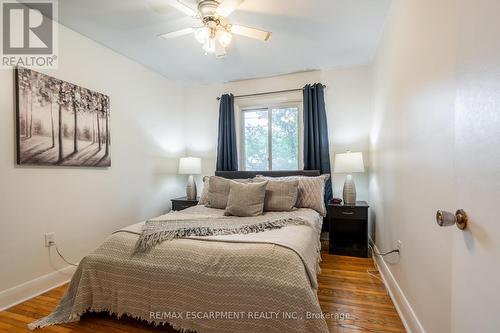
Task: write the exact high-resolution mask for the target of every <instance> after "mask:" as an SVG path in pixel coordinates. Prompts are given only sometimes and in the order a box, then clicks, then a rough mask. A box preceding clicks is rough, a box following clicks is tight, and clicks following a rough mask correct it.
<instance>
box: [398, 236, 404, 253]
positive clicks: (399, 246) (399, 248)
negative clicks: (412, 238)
mask: <svg viewBox="0 0 500 333" xmlns="http://www.w3.org/2000/svg"><path fill="white" fill-rule="evenodd" d="M402 246H403V242H402V241H401V240H399V239H398V240H397V241H396V250H398V251H399V253H401V247H402Z"/></svg>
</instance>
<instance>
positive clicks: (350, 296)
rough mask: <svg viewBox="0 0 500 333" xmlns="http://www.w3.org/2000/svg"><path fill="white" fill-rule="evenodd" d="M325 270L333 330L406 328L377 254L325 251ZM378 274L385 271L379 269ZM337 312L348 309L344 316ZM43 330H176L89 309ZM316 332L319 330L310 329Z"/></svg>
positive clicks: (322, 290)
mask: <svg viewBox="0 0 500 333" xmlns="http://www.w3.org/2000/svg"><path fill="white" fill-rule="evenodd" d="M322 257H323V262H322V264H321V268H322V272H321V275H320V276H319V277H318V283H319V290H318V297H319V301H320V303H321V308H322V310H323V312H324V313H326V314H331V316H332V317H333V318H331V319H327V322H328V326H329V329H330V332H332V333H365V332H380V333H381V332H405V329H404V327H403V324H402V323H401V320H400V318H399V316H398V314H397V312H396V310H395V308H394V305H393V304H392V301H391V299H390V297H389V295H388V294H387V293H386V290H385V287H384V285H383V283H382V282H381V281H380V280H379V279H377V278H376V277H374V276H371V275H370V274H368V273H367V270H374V267H373V261H372V260H371V259H363V258H353V257H341V256H334V255H329V254H327V253H324V252H323V253H322ZM375 276H377V277H379V275H378V273H376V274H375ZM65 288H66V286H62V287H59V288H56V289H53V290H51V291H49V292H47V293H45V294H43V295H40V296H38V297H35V298H33V299H30V300H28V301H26V302H24V303H21V304H19V305H17V306H15V307H13V308H10V309H8V310H6V311H3V312H0V332H1V333H17V332H31V331H29V330H28V329H27V327H26V325H27V324H28V323H31V322H32V321H34V320H35V319H38V318H40V317H43V316H45V315H47V314H49V313H50V312H51V311H52V309H53V308H54V307H55V306H56V305H57V303H58V301H59V299H60V298H61V297H62V295H63V293H64V290H65ZM335 314H337V316H341V315H344V318H343V319H341V318H339V317H337V318H335ZM37 332H40V333H44V332H56V333H70V332H71V333H77V332H78V333H80V332H81V333H97V332H109V333H126V332H138V333H147V332H170V333H177V331H175V330H173V329H172V328H170V327H152V326H149V325H147V324H145V323H142V322H140V321H137V320H133V319H130V318H126V319H123V318H122V319H120V320H117V319H115V318H113V317H110V316H108V315H105V314H91V315H86V316H85V317H84V318H83V319H82V320H80V321H79V322H76V323H71V324H65V325H55V326H49V327H46V328H43V329H40V330H38V331H37ZM307 333H313V332H307Z"/></svg>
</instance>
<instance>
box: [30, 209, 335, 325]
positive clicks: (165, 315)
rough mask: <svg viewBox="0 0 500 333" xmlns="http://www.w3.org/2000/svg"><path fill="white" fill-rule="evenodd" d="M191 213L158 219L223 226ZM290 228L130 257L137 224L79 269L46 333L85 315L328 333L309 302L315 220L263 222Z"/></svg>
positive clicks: (211, 212)
mask: <svg viewBox="0 0 500 333" xmlns="http://www.w3.org/2000/svg"><path fill="white" fill-rule="evenodd" d="M222 213H223V211H222V210H217V209H210V208H206V207H203V206H196V207H192V208H189V209H187V210H184V211H181V212H173V213H169V214H166V215H164V216H162V217H161V218H162V219H196V218H204V217H218V216H222ZM285 215H286V216H287V217H290V216H291V217H295V218H300V219H304V220H306V221H308V224H307V225H291V226H287V227H284V228H282V229H275V230H270V231H266V232H261V233H254V234H244V235H240V234H236V235H224V236H210V237H190V238H189V239H175V240H172V241H167V242H163V243H161V244H159V245H157V246H156V247H155V248H153V249H152V250H151V251H149V252H147V253H140V254H133V253H134V246H135V243H136V241H137V238H138V234H139V233H140V231H141V226H142V223H138V224H135V225H132V226H130V227H127V228H124V229H122V230H120V231H118V232H116V233H114V234H113V235H111V236H110V237H109V238H108V239H107V240H106V241H105V242H104V243H103V244H102V245H101V246H100V247H99V248H97V249H96V250H95V251H93V252H92V253H90V254H89V255H87V256H86V257H85V258H83V259H82V261H81V262H80V265H79V267H78V269H77V271H76V273H75V275H74V276H73V279H72V281H71V283H70V286H69V288H68V291H67V292H66V294H65V295H64V296H63V299H62V300H61V303H60V304H59V305H58V306H57V307H56V309H55V310H54V312H53V313H52V314H51V315H49V316H48V317H45V318H42V319H41V320H39V321H37V322H35V323H33V324H31V325H30V328H32V329H33V328H37V327H43V326H47V325H51V324H56V323H64V322H71V321H76V320H79V319H80V316H81V315H82V314H83V313H85V312H87V311H95V312H101V311H104V312H109V313H113V314H116V315H118V316H122V315H129V316H132V317H135V318H139V319H143V320H146V321H148V322H150V323H153V324H163V323H168V324H170V325H172V326H173V327H174V328H176V329H178V330H180V331H186V332H188V331H196V332H199V333H220V332H244V333H251V332H252V333H258V332H291V333H293V332H297V333H298V332H319V333H322V332H328V329H327V326H326V322H325V321H324V319H308V318H310V317H311V316H310V314H313V315H316V316H315V317H316V318H321V316H318V314H320V313H321V309H320V307H319V303H318V298H317V295H316V288H317V282H316V275H317V273H318V269H319V265H318V263H319V258H320V257H319V255H320V254H319V251H320V243H319V234H320V231H321V218H320V217H319V215H318V214H317V213H316V212H314V211H313V210H310V209H298V210H296V211H293V212H287V213H277V212H269V213H266V216H268V217H269V218H277V217H280V216H285Z"/></svg>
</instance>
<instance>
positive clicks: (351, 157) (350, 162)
mask: <svg viewBox="0 0 500 333" xmlns="http://www.w3.org/2000/svg"><path fill="white" fill-rule="evenodd" d="M354 172H365V166H364V164H363V154H362V153H361V152H358V153H351V152H347V153H343V154H335V173H347V174H348V175H347V177H346V179H345V182H344V190H343V197H344V204H348V205H350V204H355V203H356V185H355V184H354V180H353V179H352V173H354Z"/></svg>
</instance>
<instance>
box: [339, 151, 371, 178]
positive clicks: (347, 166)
mask: <svg viewBox="0 0 500 333" xmlns="http://www.w3.org/2000/svg"><path fill="white" fill-rule="evenodd" d="M353 172H365V166H364V164H363V154H362V153H360V152H359V153H344V154H335V173H353Z"/></svg>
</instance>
